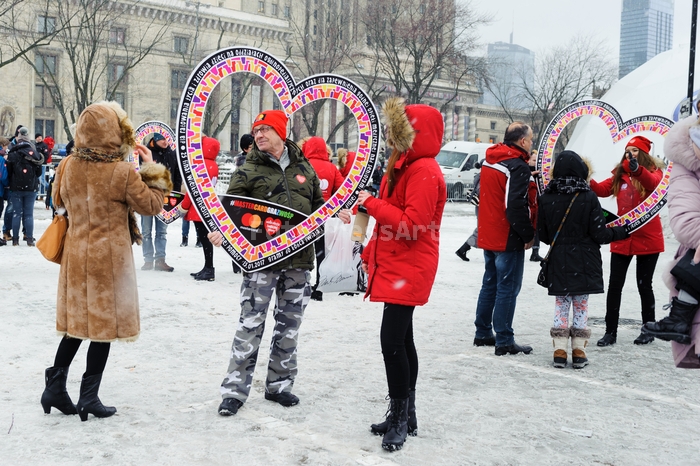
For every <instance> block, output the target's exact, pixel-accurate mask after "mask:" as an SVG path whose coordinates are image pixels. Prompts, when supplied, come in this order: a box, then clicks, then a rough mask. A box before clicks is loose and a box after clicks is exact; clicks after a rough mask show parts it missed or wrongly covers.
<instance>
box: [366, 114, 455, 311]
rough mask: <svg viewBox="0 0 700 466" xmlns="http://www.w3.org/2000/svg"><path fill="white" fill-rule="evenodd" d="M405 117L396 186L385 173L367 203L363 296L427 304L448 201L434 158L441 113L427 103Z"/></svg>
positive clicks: (435, 268) (436, 152) (404, 302)
mask: <svg viewBox="0 0 700 466" xmlns="http://www.w3.org/2000/svg"><path fill="white" fill-rule="evenodd" d="M406 116H407V117H408V120H409V122H410V124H411V126H412V127H413V129H414V130H415V133H416V136H415V140H414V141H413V146H412V148H411V149H408V150H407V151H405V152H404V153H402V154H401V156H400V158H399V159H398V161H397V162H396V164H395V165H394V173H395V175H396V178H395V179H396V185H395V188H394V190H393V192H392V193H391V195H389V190H388V186H387V181H388V178H387V176H385V177H384V178H383V179H382V184H381V187H380V188H379V198H375V197H369V198H368V199H367V200H366V201H365V204H364V205H365V207H366V208H367V212H368V213H369V214H370V215H371V216H372V217H374V218H375V219H376V221H377V222H376V226H375V229H374V234H373V235H372V239H371V240H370V242H369V244H368V245H367V248H365V250H364V252H363V254H362V261H363V262H366V263H367V265H368V269H369V280H368V284H367V294H366V296H369V297H370V301H374V302H384V303H392V304H401V305H404V306H422V305H423V304H425V303H427V302H428V298H429V297H430V291H431V290H432V288H433V282H434V281H435V274H436V273H437V266H438V256H439V246H440V223H441V221H442V211H443V209H444V207H445V202H446V199H447V189H446V186H445V179H444V177H443V175H442V172H441V171H440V167H439V165H438V163H437V161H436V160H435V156H436V155H437V154H438V152H440V146H441V144H442V137H443V131H444V126H443V120H442V116H441V115H440V112H438V111H437V110H436V109H435V108H433V107H430V106H427V105H408V106H407V107H406Z"/></svg>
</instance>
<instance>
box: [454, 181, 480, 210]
mask: <svg viewBox="0 0 700 466" xmlns="http://www.w3.org/2000/svg"><path fill="white" fill-rule="evenodd" d="M472 190H473V186H464V185H463V184H462V183H447V200H448V201H450V202H471V203H472V204H474V205H479V196H478V195H476V196H472V195H471V193H472Z"/></svg>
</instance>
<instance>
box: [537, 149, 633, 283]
mask: <svg viewBox="0 0 700 466" xmlns="http://www.w3.org/2000/svg"><path fill="white" fill-rule="evenodd" d="M568 154H573V155H575V158H574V157H573V156H571V157H570V156H569V155H568ZM569 157H570V158H569ZM576 159H577V160H576ZM557 169H559V170H557ZM562 173H563V174H562ZM560 174H562V175H560ZM581 175H583V176H581ZM560 176H562V177H564V176H571V177H576V178H578V179H579V180H580V183H585V182H584V180H585V179H586V178H587V177H588V167H587V166H586V165H585V164H584V162H583V161H582V160H581V158H580V157H579V156H578V155H577V154H576V153H574V152H571V151H564V152H562V153H561V154H560V155H559V157H558V158H557V160H556V163H555V165H554V179H556V178H558V177H560ZM562 191H567V190H566V189H562V190H557V189H550V187H548V188H547V190H545V192H544V194H542V196H540V199H539V208H538V221H537V230H538V232H539V235H540V241H542V242H543V243H546V244H551V243H552V240H553V239H554V235H555V234H556V231H557V229H558V228H559V225H560V224H561V221H562V218H564V213H565V212H566V209H567V208H568V207H569V204H570V203H571V200H572V199H573V197H574V195H575V193H574V192H562ZM627 236H628V235H627V233H626V232H625V229H624V228H623V227H615V228H606V227H605V218H604V217H603V210H602V208H601V206H600V201H598V196H596V195H595V193H594V192H593V191H589V190H584V191H580V192H579V195H578V197H577V198H576V201H574V203H573V205H572V207H571V211H570V212H569V215H568V217H567V218H566V222H565V223H564V226H563V227H562V229H561V232H560V233H559V236H558V237H557V240H556V242H555V244H554V246H553V247H552V249H551V251H550V253H549V257H548V262H549V269H548V275H549V276H548V282H549V286H548V290H549V295H551V296H564V295H572V296H575V295H581V294H600V293H603V292H604V285H603V261H602V259H601V256H600V245H601V244H608V243H610V242H612V241H617V240H620V239H624V238H626V237H627Z"/></svg>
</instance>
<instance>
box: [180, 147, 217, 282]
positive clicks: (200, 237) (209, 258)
mask: <svg viewBox="0 0 700 466" xmlns="http://www.w3.org/2000/svg"><path fill="white" fill-rule="evenodd" d="M220 148H221V145H220V144H219V141H217V140H216V139H214V138H209V137H206V136H205V137H203V138H202V152H203V154H204V164H205V166H206V168H207V174H208V175H209V178H210V179H211V184H212V186H216V180H217V178H218V177H219V166H218V165H217V164H216V156H217V155H219V149H220ZM193 207H194V206H193V205H192V199H191V198H190V196H189V194H188V195H185V199H184V200H183V201H182V203H181V204H180V209H181V210H184V211H187V214H186V215H185V220H186V221H188V222H194V229H195V230H196V231H197V241H199V242H200V243H201V244H202V252H203V253H204V268H203V269H202V270H200V271H199V272H194V273H191V274H190V275H192V276H193V277H194V279H195V280H206V281H209V282H213V281H214V278H215V274H214V246H212V244H211V241H209V238H207V234H208V233H209V231H208V230H207V227H206V226H204V222H203V221H202V218H201V217H200V216H199V213H198V212H197V209H195V208H193Z"/></svg>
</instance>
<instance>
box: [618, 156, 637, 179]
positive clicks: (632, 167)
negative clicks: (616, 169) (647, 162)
mask: <svg viewBox="0 0 700 466" xmlns="http://www.w3.org/2000/svg"><path fill="white" fill-rule="evenodd" d="M622 168H623V169H624V170H625V171H626V172H627V173H629V174H632V175H634V174H636V173H637V172H638V171H639V161H638V160H637V159H635V158H630V159H625V161H624V162H622Z"/></svg>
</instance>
